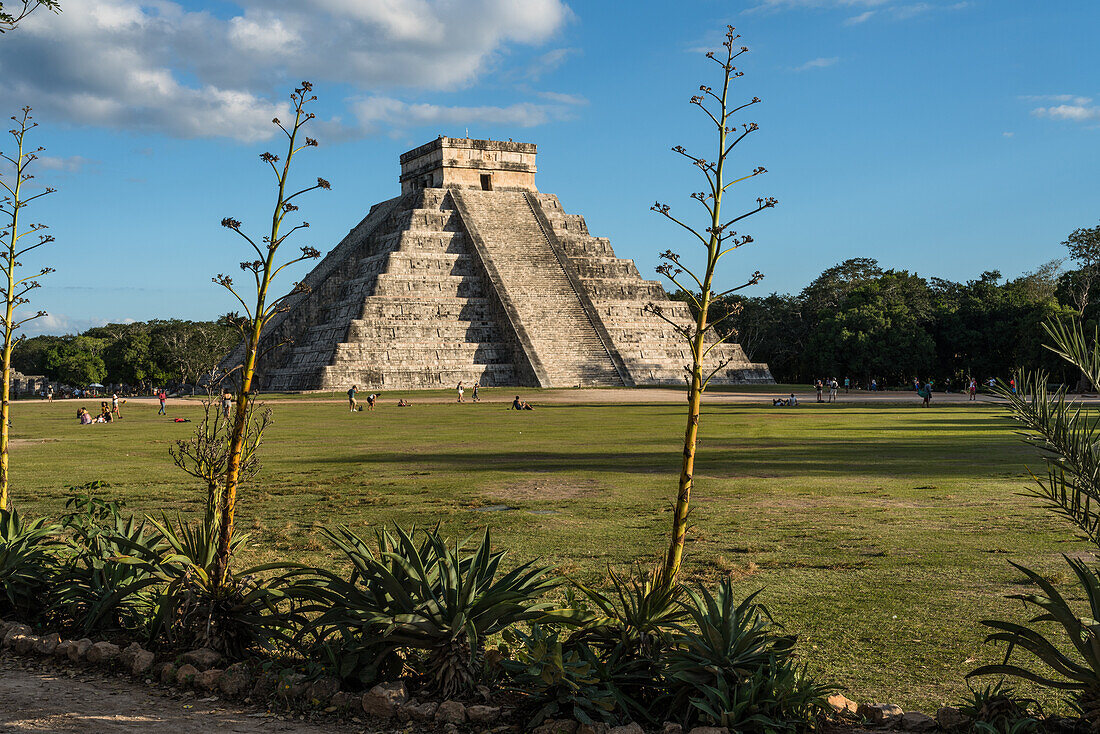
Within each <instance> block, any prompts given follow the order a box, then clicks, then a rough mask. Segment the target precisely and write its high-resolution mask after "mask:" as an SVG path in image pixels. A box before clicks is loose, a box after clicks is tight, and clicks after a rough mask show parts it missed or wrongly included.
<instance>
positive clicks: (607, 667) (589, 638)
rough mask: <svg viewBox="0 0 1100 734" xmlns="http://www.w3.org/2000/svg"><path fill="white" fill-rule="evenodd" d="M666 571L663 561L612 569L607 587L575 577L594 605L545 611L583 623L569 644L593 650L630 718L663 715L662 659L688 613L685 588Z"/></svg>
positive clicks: (584, 650) (622, 710)
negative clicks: (624, 571) (650, 566)
mask: <svg viewBox="0 0 1100 734" xmlns="http://www.w3.org/2000/svg"><path fill="white" fill-rule="evenodd" d="M662 571H663V567H661V566H657V567H655V568H653V569H651V570H650V571H649V572H645V571H642V570H640V569H634V570H632V572H630V573H628V574H620V573H616V572H615V571H613V570H611V569H609V570H608V576H609V577H610V580H611V583H610V585H609V588H608V589H607V590H606V591H604V590H599V589H596V588H593V587H589V586H585V585H584V584H580V583H578V582H574V583H575V585H576V586H577V588H579V589H580V590H581V592H582V593H583V594H584V597H585V599H586V600H587V601H588V602H589V603H590V604H591V605H592V606H593V607H595V609H594V610H588V609H583V608H581V607H579V606H577V605H573V606H572V608H570V609H568V610H559V611H557V612H553V613H551V614H550V615H548V616H547V619H550V620H554V621H560V622H566V623H569V624H573V625H576V626H578V627H579V628H578V629H577V630H576V631H575V632H574V633H573V634H572V635H571V636H570V638H569V640H568V647H569V648H571V649H573V650H575V651H577V652H579V653H580V654H581V655H582V656H587V654H588V650H589V649H591V650H593V651H595V653H596V654H597V655H598V661H599V665H598V672H599V674H600V675H601V677H602V678H603V681H604V685H605V686H606V687H607V688H608V689H609V690H610V691H611V693H612V695H613V697H614V699H615V702H616V707H617V709H618V710H619V711H620V713H621V714H623V718H626V719H630V718H637V719H644V720H649V721H654V722H656V721H659V720H660V719H659V717H660V716H661V715H662V712H661V711H660V710H659V709H660V708H661V698H662V693H663V681H662V679H661V670H660V668H661V663H660V658H661V656H662V655H663V654H664V652H665V651H666V650H667V649H668V647H669V646H670V644H671V642H672V639H673V633H674V632H675V629H676V627H677V625H678V623H679V622H680V621H681V620H683V619H684V618H685V617H686V616H687V613H686V612H685V610H684V608H683V605H682V604H681V603H680V601H681V599H682V597H683V595H684V589H683V587H682V586H680V585H679V584H675V583H673V584H671V585H669V584H666V583H664V581H663V579H662Z"/></svg>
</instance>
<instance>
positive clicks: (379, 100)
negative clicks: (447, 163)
mask: <svg viewBox="0 0 1100 734" xmlns="http://www.w3.org/2000/svg"><path fill="white" fill-rule="evenodd" d="M352 112H353V113H354V114H355V118H356V120H357V122H358V127H359V129H360V130H361V131H362V132H364V133H367V134H371V133H377V132H382V131H384V130H393V131H400V130H406V129H409V128H413V127H427V126H454V125H466V124H469V123H477V122H481V123H487V124H492V125H514V126H516V127H534V126H535V125H541V124H543V123H545V122H548V121H550V120H554V119H564V118H567V117H568V115H569V112H568V110H567V109H566V108H565V107H563V106H562V105H540V104H533V103H530V102H521V103H518V104H513V105H508V106H506V107H493V106H482V107H448V106H444V105H435V104H424V103H408V102H403V101H401V100H399V99H394V98H392V97H367V98H365V99H361V100H358V101H357V102H355V103H353V104H352ZM438 132H440V133H442V132H443V130H442V129H440V130H439V131H438Z"/></svg>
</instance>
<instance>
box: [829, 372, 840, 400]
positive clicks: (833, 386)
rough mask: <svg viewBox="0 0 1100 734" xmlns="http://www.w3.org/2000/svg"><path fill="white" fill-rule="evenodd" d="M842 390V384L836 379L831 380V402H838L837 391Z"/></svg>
mask: <svg viewBox="0 0 1100 734" xmlns="http://www.w3.org/2000/svg"><path fill="white" fill-rule="evenodd" d="M839 389H840V383H839V382H837V381H836V378H835V377H832V378H830V379H829V402H830V403H835V402H836V394H837V390H839Z"/></svg>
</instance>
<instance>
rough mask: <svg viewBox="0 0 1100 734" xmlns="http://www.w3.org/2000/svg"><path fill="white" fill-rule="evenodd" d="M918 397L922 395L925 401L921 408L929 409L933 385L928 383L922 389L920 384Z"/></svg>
mask: <svg viewBox="0 0 1100 734" xmlns="http://www.w3.org/2000/svg"><path fill="white" fill-rule="evenodd" d="M917 395H920V396H921V398H922V399H923V400H924V402H923V403H921V407H922V408H927V407H928V405H929V403H930V401H931V400H932V383H930V382H926V383H924V387H921V386H920V384H919V383H918V384H917Z"/></svg>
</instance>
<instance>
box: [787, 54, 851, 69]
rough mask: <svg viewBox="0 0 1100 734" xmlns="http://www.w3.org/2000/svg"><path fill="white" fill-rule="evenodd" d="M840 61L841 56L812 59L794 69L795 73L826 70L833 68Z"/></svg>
mask: <svg viewBox="0 0 1100 734" xmlns="http://www.w3.org/2000/svg"><path fill="white" fill-rule="evenodd" d="M838 61H840V57H839V56H830V57H828V58H825V57H820V58H816V59H810V60H809V61H807V62H806V63H805V64H802V65H801V66H796V67H794V70H795V71H808V70H810V69H824V68H826V67H829V66H833V65H834V64H836V62H838Z"/></svg>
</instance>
